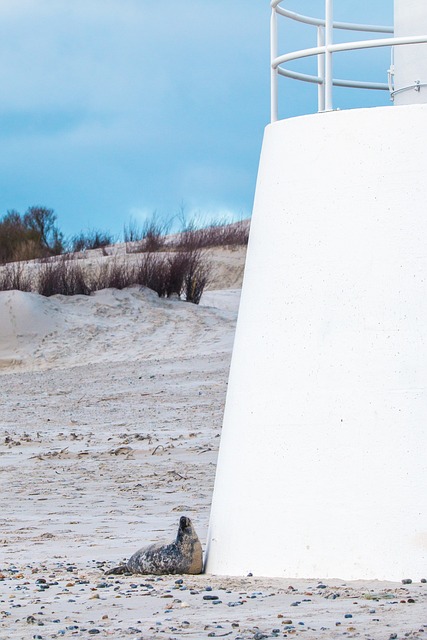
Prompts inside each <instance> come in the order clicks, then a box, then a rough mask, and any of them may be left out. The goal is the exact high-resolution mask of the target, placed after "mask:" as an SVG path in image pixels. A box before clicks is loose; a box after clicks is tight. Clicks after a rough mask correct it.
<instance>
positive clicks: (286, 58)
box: [271, 34, 427, 69]
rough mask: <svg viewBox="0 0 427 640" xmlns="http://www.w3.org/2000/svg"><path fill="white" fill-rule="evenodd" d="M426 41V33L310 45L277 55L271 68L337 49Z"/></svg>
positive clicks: (368, 47) (369, 47) (388, 45)
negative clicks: (309, 46) (318, 45)
mask: <svg viewBox="0 0 427 640" xmlns="http://www.w3.org/2000/svg"><path fill="white" fill-rule="evenodd" d="M426 42H427V34H426V35H422V36H402V37H400V38H381V39H380V40H359V42H340V43H337V44H330V45H324V46H322V47H311V48H310V49H300V50H299V51H293V52H292V53H285V54H284V55H282V56H278V57H277V58H275V59H274V60H272V62H271V66H272V67H273V69H277V67H278V66H279V65H281V64H284V63H285V62H291V61H292V60H299V59H301V58H309V57H310V56H318V55H322V54H324V53H327V52H329V53H336V52H337V51H353V50H356V49H373V48H377V47H393V46H397V45H401V44H423V43H426Z"/></svg>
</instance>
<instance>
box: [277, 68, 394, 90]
mask: <svg viewBox="0 0 427 640" xmlns="http://www.w3.org/2000/svg"><path fill="white" fill-rule="evenodd" d="M277 72H278V73H279V74H280V75H281V76H284V77H286V78H292V79H293V80H302V81H303V82H310V83H312V84H319V85H321V84H323V78H321V77H320V76H312V75H309V74H307V73H299V72H298V71H289V70H288V69H282V68H281V67H278V68H277ZM333 84H334V86H335V87H352V88H354V89H377V90H378V91H389V90H390V87H389V85H388V83H387V82H363V81H359V80H339V79H338V78H335V79H334V80H333Z"/></svg>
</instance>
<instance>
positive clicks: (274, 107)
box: [270, 7, 279, 122]
mask: <svg viewBox="0 0 427 640" xmlns="http://www.w3.org/2000/svg"><path fill="white" fill-rule="evenodd" d="M270 56H271V63H270V64H271V67H270V73H271V118H270V119H271V122H276V121H277V119H278V117H279V114H278V100H279V99H278V75H279V74H278V71H277V68H274V67H273V60H275V59H276V58H277V13H276V8H275V7H273V8H272V9H271V24H270Z"/></svg>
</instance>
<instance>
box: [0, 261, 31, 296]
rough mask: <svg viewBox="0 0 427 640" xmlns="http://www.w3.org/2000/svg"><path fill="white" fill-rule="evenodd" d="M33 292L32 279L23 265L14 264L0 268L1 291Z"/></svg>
mask: <svg viewBox="0 0 427 640" xmlns="http://www.w3.org/2000/svg"><path fill="white" fill-rule="evenodd" d="M13 290H17V291H31V290H32V285H31V278H30V276H29V275H28V274H27V273H25V269H24V267H23V265H21V264H18V263H14V264H7V265H5V266H4V267H0V291H13Z"/></svg>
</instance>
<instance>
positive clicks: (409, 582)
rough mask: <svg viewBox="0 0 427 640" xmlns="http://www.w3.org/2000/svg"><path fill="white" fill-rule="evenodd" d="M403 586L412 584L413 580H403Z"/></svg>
mask: <svg viewBox="0 0 427 640" xmlns="http://www.w3.org/2000/svg"><path fill="white" fill-rule="evenodd" d="M402 584H412V580H411V578H404V579H403V580H402Z"/></svg>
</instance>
